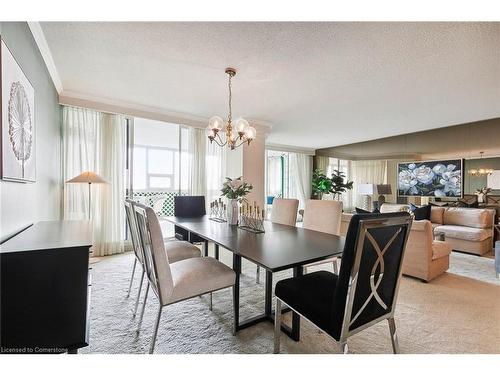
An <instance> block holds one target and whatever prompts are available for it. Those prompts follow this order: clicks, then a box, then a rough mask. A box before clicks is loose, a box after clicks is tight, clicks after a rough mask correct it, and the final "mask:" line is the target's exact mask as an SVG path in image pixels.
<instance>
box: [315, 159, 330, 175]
mask: <svg viewBox="0 0 500 375" xmlns="http://www.w3.org/2000/svg"><path fill="white" fill-rule="evenodd" d="M329 165H330V158H329V157H328V156H321V155H318V156H316V169H321V170H322V171H323V173H327V169H328V166H329Z"/></svg>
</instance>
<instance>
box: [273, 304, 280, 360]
mask: <svg viewBox="0 0 500 375" xmlns="http://www.w3.org/2000/svg"><path fill="white" fill-rule="evenodd" d="M280 337H281V300H280V299H279V298H276V310H275V314H274V354H279V352H280Z"/></svg>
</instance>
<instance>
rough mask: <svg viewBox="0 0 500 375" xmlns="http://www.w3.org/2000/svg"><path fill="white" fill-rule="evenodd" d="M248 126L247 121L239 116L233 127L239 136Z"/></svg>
mask: <svg viewBox="0 0 500 375" xmlns="http://www.w3.org/2000/svg"><path fill="white" fill-rule="evenodd" d="M248 127H249V125H248V121H247V120H245V119H244V118H241V117H240V118H239V119H238V120H236V125H235V128H236V131H237V132H238V134H239V135H240V136H243V134H245V131H246V130H247V128H248Z"/></svg>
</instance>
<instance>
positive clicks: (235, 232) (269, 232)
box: [162, 215, 345, 272]
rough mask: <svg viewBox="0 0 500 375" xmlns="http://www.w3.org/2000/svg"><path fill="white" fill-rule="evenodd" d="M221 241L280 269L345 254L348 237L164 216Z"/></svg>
mask: <svg viewBox="0 0 500 375" xmlns="http://www.w3.org/2000/svg"><path fill="white" fill-rule="evenodd" d="M162 219H164V220H166V221H168V222H170V223H172V224H175V225H177V226H179V227H181V228H183V229H186V230H187V231H189V232H192V233H195V234H197V235H198V236H200V237H203V238H205V239H207V240H209V241H212V242H214V243H215V244H217V245H220V246H222V247H224V248H226V249H228V250H230V251H232V252H233V253H235V254H237V255H240V256H241V257H243V258H245V259H247V260H249V261H251V262H253V263H256V264H258V265H259V266H261V267H263V268H265V269H267V270H269V271H271V272H277V271H282V270H285V269H289V268H292V267H296V266H302V265H306V264H309V263H313V262H317V261H320V260H323V259H327V258H330V257H333V256H340V255H342V251H343V249H344V242H345V238H344V237H342V236H336V235H333V234H328V233H323V232H317V231H313V230H310V229H304V228H299V227H293V226H288V225H282V224H275V223H271V222H269V221H265V222H264V228H265V233H258V234H255V233H251V232H248V231H246V230H243V229H240V228H238V227H237V226H230V225H228V224H227V223H219V222H216V221H213V220H210V219H209V216H207V215H205V216H201V217H192V218H184V217H175V216H169V217H164V218H162Z"/></svg>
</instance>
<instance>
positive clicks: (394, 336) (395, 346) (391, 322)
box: [387, 318, 399, 354]
mask: <svg viewBox="0 0 500 375" xmlns="http://www.w3.org/2000/svg"><path fill="white" fill-rule="evenodd" d="M387 322H388V323H389V331H390V333H391V342H392V351H393V352H394V354H399V343H398V335H397V333H396V322H395V321H394V318H389V319H387Z"/></svg>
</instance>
